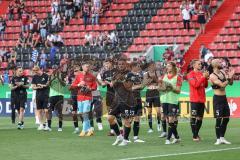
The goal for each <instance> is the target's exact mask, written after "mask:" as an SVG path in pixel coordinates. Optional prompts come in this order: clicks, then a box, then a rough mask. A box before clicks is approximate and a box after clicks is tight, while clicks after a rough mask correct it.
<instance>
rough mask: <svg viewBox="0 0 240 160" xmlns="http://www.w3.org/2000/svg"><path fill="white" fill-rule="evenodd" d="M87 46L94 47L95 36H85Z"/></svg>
mask: <svg viewBox="0 0 240 160" xmlns="http://www.w3.org/2000/svg"><path fill="white" fill-rule="evenodd" d="M85 45H87V46H89V45H90V46H92V45H93V36H92V34H91V33H89V32H88V33H87V34H86V35H85Z"/></svg>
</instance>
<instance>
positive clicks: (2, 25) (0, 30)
mask: <svg viewBox="0 0 240 160" xmlns="http://www.w3.org/2000/svg"><path fill="white" fill-rule="evenodd" d="M6 26H7V24H6V21H5V20H4V19H3V18H2V17H0V40H4V33H5V30H6Z"/></svg>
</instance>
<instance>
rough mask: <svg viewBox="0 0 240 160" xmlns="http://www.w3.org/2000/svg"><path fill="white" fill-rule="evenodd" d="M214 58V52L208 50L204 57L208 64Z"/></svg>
mask: <svg viewBox="0 0 240 160" xmlns="http://www.w3.org/2000/svg"><path fill="white" fill-rule="evenodd" d="M212 57H214V56H213V54H212V52H211V51H210V50H209V49H208V50H207V54H205V56H204V61H205V62H208V59H209V58H212Z"/></svg>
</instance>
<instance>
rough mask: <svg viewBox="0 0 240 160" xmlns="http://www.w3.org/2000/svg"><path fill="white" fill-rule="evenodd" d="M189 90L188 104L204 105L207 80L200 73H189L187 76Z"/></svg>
mask: <svg viewBox="0 0 240 160" xmlns="http://www.w3.org/2000/svg"><path fill="white" fill-rule="evenodd" d="M187 79H188V83H189V88H190V102H196V103H205V102H206V94H205V88H207V86H208V80H207V79H206V78H205V77H204V76H203V74H202V72H195V71H191V72H190V73H189V74H188V75H187Z"/></svg>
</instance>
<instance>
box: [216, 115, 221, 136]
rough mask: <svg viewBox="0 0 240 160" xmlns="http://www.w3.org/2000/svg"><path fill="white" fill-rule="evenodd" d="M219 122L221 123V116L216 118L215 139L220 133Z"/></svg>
mask: <svg viewBox="0 0 240 160" xmlns="http://www.w3.org/2000/svg"><path fill="white" fill-rule="evenodd" d="M221 123H222V118H216V125H215V132H216V137H217V139H219V138H220V134H221Z"/></svg>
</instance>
